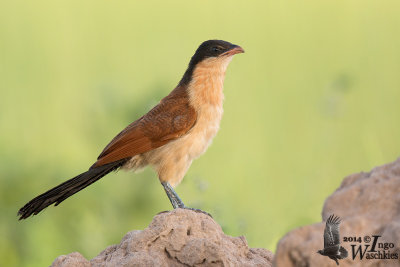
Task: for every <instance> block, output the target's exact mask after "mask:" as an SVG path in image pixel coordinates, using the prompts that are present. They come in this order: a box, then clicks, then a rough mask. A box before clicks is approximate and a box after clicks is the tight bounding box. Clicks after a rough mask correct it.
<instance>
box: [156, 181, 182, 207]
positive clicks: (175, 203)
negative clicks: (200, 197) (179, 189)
mask: <svg viewBox="0 0 400 267" xmlns="http://www.w3.org/2000/svg"><path fill="white" fill-rule="evenodd" d="M161 184H162V185H163V187H164V190H165V193H167V196H168V198H169V201H171V204H172V207H174V209H177V208H182V209H183V208H185V204H183V202H182V200H181V198H180V197H179V196H178V194H177V193H176V192H175V190H174V189H173V188H172V186H171V185H170V184H169V183H168V182H162V183H161Z"/></svg>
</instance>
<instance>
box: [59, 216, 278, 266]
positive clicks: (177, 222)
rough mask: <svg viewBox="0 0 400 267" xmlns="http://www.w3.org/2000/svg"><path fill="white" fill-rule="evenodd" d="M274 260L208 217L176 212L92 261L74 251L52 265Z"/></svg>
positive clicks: (232, 263) (258, 263)
mask: <svg viewBox="0 0 400 267" xmlns="http://www.w3.org/2000/svg"><path fill="white" fill-rule="evenodd" d="M272 257H273V254H272V253H271V252H270V251H268V250H265V249H261V248H255V249H254V248H249V246H248V244H247V241H246V238H245V237H243V236H241V237H231V236H227V235H225V234H224V233H223V231H222V229H221V226H219V225H218V224H217V223H216V222H215V221H214V220H213V219H212V218H211V217H209V216H208V215H205V214H203V213H198V212H194V211H191V210H184V209H176V210H173V211H171V212H165V213H160V214H158V215H156V216H155V217H154V219H153V221H152V222H151V224H150V225H149V227H147V228H146V229H144V230H142V231H131V232H129V233H128V234H126V235H125V236H124V237H123V239H122V240H121V243H120V244H118V245H113V246H110V247H108V248H106V249H105V250H104V251H103V252H101V253H100V254H99V255H98V256H97V257H95V258H93V259H92V260H91V261H88V260H85V259H84V258H83V257H82V255H80V254H79V253H77V252H75V253H72V254H69V255H67V256H60V257H58V258H57V259H56V260H55V261H54V262H53V264H52V266H53V267H56V266H57V267H60V266H63V267H66V266H85V267H86V266H91V267H94V266H271V262H272Z"/></svg>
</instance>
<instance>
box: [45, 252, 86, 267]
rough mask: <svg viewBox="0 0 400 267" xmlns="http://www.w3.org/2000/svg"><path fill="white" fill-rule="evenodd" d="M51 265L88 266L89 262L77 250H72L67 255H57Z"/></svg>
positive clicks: (61, 266) (63, 266) (66, 266)
mask: <svg viewBox="0 0 400 267" xmlns="http://www.w3.org/2000/svg"><path fill="white" fill-rule="evenodd" d="M51 266H59V267H69V266H76V267H90V263H89V261H88V260H87V259H85V258H84V257H83V256H82V255H81V254H79V253H78V252H73V253H71V254H68V255H62V256H58V257H57V259H56V260H55V261H54V262H53V264H52V265H51Z"/></svg>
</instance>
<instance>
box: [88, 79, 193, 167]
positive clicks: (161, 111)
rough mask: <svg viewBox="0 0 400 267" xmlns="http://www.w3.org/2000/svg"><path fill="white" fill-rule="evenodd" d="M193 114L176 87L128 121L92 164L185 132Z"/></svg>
mask: <svg viewBox="0 0 400 267" xmlns="http://www.w3.org/2000/svg"><path fill="white" fill-rule="evenodd" d="M196 118H197V114H196V111H195V110H194V108H193V107H192V106H191V105H190V103H189V98H188V97H187V93H186V90H185V88H182V87H177V88H176V89H175V90H173V91H172V92H171V94H169V95H168V96H167V97H165V98H164V99H163V100H161V102H160V103H159V104H158V105H157V106H155V107H154V108H153V109H151V110H150V111H149V112H148V113H147V114H146V115H144V116H143V117H141V118H140V119H138V120H136V121H134V122H133V123H131V124H130V125H129V126H128V127H126V128H125V129H124V130H123V131H121V132H120V133H119V134H118V135H117V136H116V137H114V139H113V140H112V141H111V142H110V143H109V144H108V145H107V146H106V147H105V148H104V150H103V151H102V152H101V154H100V155H99V157H98V159H97V162H96V163H95V164H94V166H102V165H104V164H107V163H110V162H114V161H117V160H120V159H124V158H129V157H133V156H135V155H138V154H142V153H145V152H148V151H150V150H153V149H155V148H158V147H160V146H163V145H165V144H167V143H168V142H170V141H172V140H174V139H176V138H178V137H180V136H182V135H184V134H186V133H187V132H188V131H189V130H190V129H191V128H192V127H193V126H194V124H195V123H196Z"/></svg>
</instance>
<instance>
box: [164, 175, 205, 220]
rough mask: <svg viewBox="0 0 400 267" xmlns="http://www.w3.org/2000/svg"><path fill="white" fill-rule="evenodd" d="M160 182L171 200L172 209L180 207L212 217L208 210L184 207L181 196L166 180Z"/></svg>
mask: <svg viewBox="0 0 400 267" xmlns="http://www.w3.org/2000/svg"><path fill="white" fill-rule="evenodd" d="M161 184H162V185H163V187H164V190H165V193H167V196H168V198H169V201H171V204H172V207H174V209H177V208H181V209H188V210H193V211H195V212H201V213H204V214H206V215H208V216H210V217H211V218H212V216H211V214H210V213H208V212H205V211H202V210H200V209H194V208H189V207H186V206H185V204H183V202H182V200H181V198H180V197H179V196H178V194H177V193H176V192H175V190H174V189H173V188H172V186H171V185H170V184H169V183H168V182H161Z"/></svg>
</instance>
